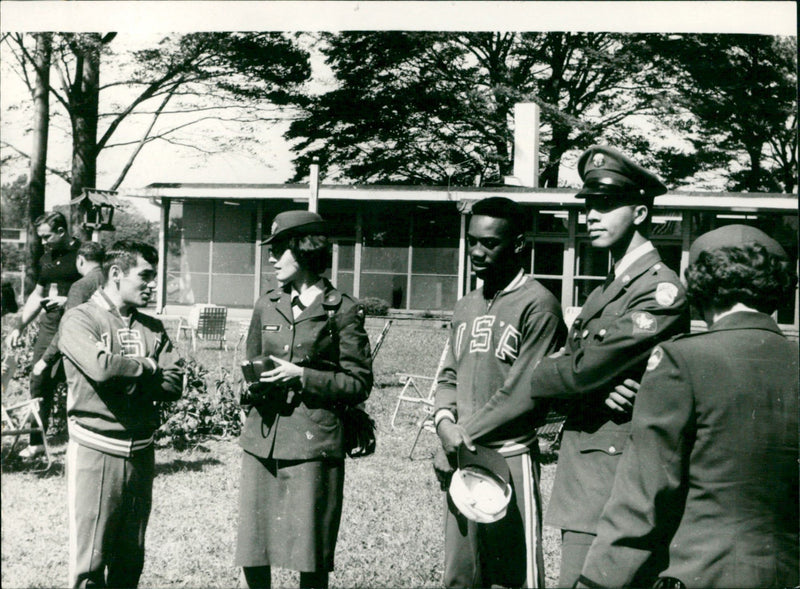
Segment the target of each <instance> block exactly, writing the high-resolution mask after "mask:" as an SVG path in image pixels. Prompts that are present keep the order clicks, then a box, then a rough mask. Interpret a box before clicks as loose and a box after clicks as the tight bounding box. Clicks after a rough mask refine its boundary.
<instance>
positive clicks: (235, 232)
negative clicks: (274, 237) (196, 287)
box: [210, 201, 256, 307]
mask: <svg viewBox="0 0 800 589" xmlns="http://www.w3.org/2000/svg"><path fill="white" fill-rule="evenodd" d="M213 235H214V239H213V242H212V244H211V248H212V254H211V295H210V296H211V301H212V302H214V303H216V304H218V305H225V306H231V307H249V306H251V305H252V304H253V292H254V288H255V284H254V282H255V271H256V252H255V239H256V209H255V204H254V203H253V202H252V201H230V202H227V201H216V202H215V203H214V233H213Z"/></svg>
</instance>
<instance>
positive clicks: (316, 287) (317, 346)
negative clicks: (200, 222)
mask: <svg viewBox="0 0 800 589" xmlns="http://www.w3.org/2000/svg"><path fill="white" fill-rule="evenodd" d="M326 233H327V231H326V224H325V222H324V221H323V220H322V217H320V216H319V215H317V214H316V213H312V212H309V211H286V212H284V213H280V214H279V215H277V216H276V217H275V220H274V222H273V224H272V230H271V235H270V236H269V237H268V238H267V239H266V240H265V243H266V244H268V245H269V247H270V257H269V260H270V263H271V264H272V266H273V268H274V269H275V275H276V278H277V280H278V282H279V283H280V286H279V287H278V288H275V289H272V290H270V291H267V292H266V293H265V294H264V295H263V296H262V297H261V298H260V299H259V300H258V302H256V306H255V309H254V310H253V317H252V319H251V321H250V330H249V332H248V334H247V359H248V360H250V361H252V362H253V365H254V366H259V368H258V372H259V374H257V375H255V377H256V379H258V381H259V382H256V383H254V384H252V385H251V390H250V395H249V396H248V397H247V398H246V403H245V400H243V405H244V406H245V410H246V411H247V419H246V421H245V424H244V427H243V429H242V435H241V438H240V440H239V442H240V445H241V446H242V449H243V450H244V452H243V456H242V471H241V483H240V488H239V498H240V501H239V529H238V541H237V547H236V564H237V565H238V566H241V567H242V568H243V569H244V577H245V582H246V583H247V586H248V587H251V588H253V587H260V588H264V587H269V586H270V584H271V569H272V567H281V568H287V569H292V570H296V571H300V586H301V587H316V588H319V587H327V586H328V573H329V571H331V570H333V557H334V552H335V548H336V539H337V535H338V532H339V522H340V520H341V516H342V498H343V491H344V458H345V441H344V428H343V422H342V416H343V411H344V408H345V407H346V406H354V405H357V404H359V403H362V402H363V401H365V400H366V398H367V396H368V395H369V392H370V389H371V387H372V360H371V358H370V346H369V339H368V338H367V332H366V331H365V330H364V310H363V308H362V307H361V305H359V304H357V303H356V302H355V301H354V300H353V299H352V298H350V297H349V296H348V295H346V294H344V293H342V292H340V291H338V290H336V288H334V287H333V285H332V284H331V283H330V282H328V281H327V280H326V279H325V278H323V277H322V273H323V272H324V271H325V268H326V267H327V265H328V263H329V261H330V247H329V242H328V238H327V237H326Z"/></svg>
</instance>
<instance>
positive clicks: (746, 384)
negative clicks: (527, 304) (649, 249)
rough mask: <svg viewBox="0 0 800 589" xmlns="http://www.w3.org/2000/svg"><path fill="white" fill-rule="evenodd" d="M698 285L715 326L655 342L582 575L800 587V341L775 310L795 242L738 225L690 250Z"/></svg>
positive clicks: (788, 291)
mask: <svg viewBox="0 0 800 589" xmlns="http://www.w3.org/2000/svg"><path fill="white" fill-rule="evenodd" d="M689 257H690V266H689V268H688V269H687V271H686V281H687V287H686V290H687V295H688V297H689V301H690V302H691V304H692V305H693V306H694V307H696V308H697V310H698V311H700V313H701V314H702V316H703V318H704V319H705V321H706V322H707V323H708V325H709V329H708V331H707V332H703V333H695V334H691V335H684V336H680V337H677V338H675V339H674V340H672V341H670V342H667V343H664V344H661V345H659V346H658V347H656V348H655V349H654V350H653V352H652V354H651V355H650V359H649V360H648V363H647V372H646V373H645V376H644V379H643V380H642V383H641V388H640V389H639V392H638V394H637V400H636V406H635V408H634V410H633V421H632V434H631V439H630V441H629V442H628V447H627V448H626V450H625V456H624V457H623V459H622V461H621V462H620V465H619V468H618V470H617V478H616V481H615V482H614V488H613V491H612V494H611V498H610V499H609V501H608V503H607V504H606V507H605V510H604V511H603V515H602V518H601V519H600V523H599V525H598V530H597V531H598V535H597V538H596V539H595V541H594V543H593V544H592V547H591V549H590V551H589V554H588V556H587V558H586V562H585V563H584V567H583V572H582V576H581V583H580V586H582V587H623V586H629V585H633V584H634V579H635V578H636V575H637V573H638V572H639V571H640V569H641V567H642V566H643V565H644V563H645V562H647V561H648V560H651V559H652V557H653V555H654V554H656V553H657V552H659V551H662V552H663V551H664V550H668V555H667V556H668V558H667V560H666V563H665V565H666V566H665V568H664V569H663V570H661V571H660V573H661V574H660V577H661V579H660V580H659V581H658V582H657V583H659V586H668V587H675V588H677V587H726V588H727V587H796V586H797V585H798V528H799V522H798V503H797V489H798V469H797V460H798V395H799V394H800V392H799V391H798V348H797V344H796V342H790V341H788V340H787V339H786V337H785V336H784V335H783V334H782V333H781V331H780V329H778V326H777V324H776V323H775V321H774V320H773V319H772V318H771V317H770V316H769V315H770V314H771V313H774V312H775V310H776V309H778V308H779V307H780V306H781V305H782V304H783V303H785V302H786V301H787V300H791V297H792V296H793V294H794V287H795V284H796V282H797V279H796V276H795V274H794V272H793V271H792V266H793V265H792V264H790V263H789V262H788V260H787V257H786V253H785V251H784V250H783V248H782V247H781V246H780V245H779V244H778V243H777V242H776V241H774V240H773V239H771V238H770V237H768V236H767V235H766V234H764V233H763V232H762V231H760V230H758V229H755V228H753V227H748V226H744V225H729V226H726V227H722V228H720V229H715V230H714V231H711V232H709V233H706V234H705V235H702V236H701V237H699V238H698V239H697V240H696V241H695V243H694V244H693V245H692V248H691V250H690V256H689Z"/></svg>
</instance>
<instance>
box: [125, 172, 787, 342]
mask: <svg viewBox="0 0 800 589" xmlns="http://www.w3.org/2000/svg"><path fill="white" fill-rule="evenodd" d="M137 193H138V194H139V195H142V196H147V197H150V198H151V199H153V200H154V201H155V202H157V203H158V204H159V205H160V206H161V228H160V240H159V246H160V258H161V261H160V264H161V267H160V281H159V291H158V307H159V310H160V311H162V312H167V313H176V312H180V311H181V309H179V307H181V306H187V305H193V304H197V303H216V304H220V305H225V306H228V307H241V308H248V307H252V305H253V303H254V302H255V300H256V299H257V298H258V297H259V296H260V294H261V293H263V292H264V291H266V290H267V289H269V288H271V287H273V286H274V284H275V281H274V272H273V271H272V268H271V266H270V264H269V262H268V249H267V247H266V246H263V247H262V246H261V240H262V239H264V238H265V237H266V236H267V235H268V233H269V227H270V224H271V221H272V218H273V217H274V216H275V215H276V214H278V213H279V212H281V211H285V210H289V209H306V208H308V207H309V200H310V199H313V201H314V202H315V204H316V206H317V210H318V211H319V213H320V214H321V215H322V216H323V217H325V218H326V219H327V220H328V221H330V222H331V224H332V226H333V241H334V247H333V263H332V268H331V270H330V274H329V277H330V279H331V280H332V282H333V283H334V284H335V285H336V286H337V287H339V288H341V289H343V290H344V291H346V292H349V293H351V294H352V295H353V296H355V297H357V298H366V297H378V298H381V299H384V300H385V301H387V302H388V303H389V305H390V306H391V307H392V308H393V309H397V310H403V311H419V312H426V311H428V312H439V311H442V312H446V311H449V310H451V309H452V307H453V305H454V303H455V302H456V300H457V299H458V298H459V297H461V296H462V295H463V294H464V293H466V292H468V291H469V290H471V289H472V288H474V276H473V275H472V273H471V271H470V264H469V258H468V256H467V249H466V239H465V236H466V219H467V215H468V213H469V210H470V205H471V203H472V202H475V201H477V200H480V199H481V198H484V197H487V196H506V197H509V198H512V199H514V200H515V201H517V202H519V203H521V204H523V205H524V206H525V210H526V223H527V227H528V232H527V253H526V255H527V259H528V260H529V262H528V270H529V271H530V272H531V273H532V274H533V275H534V276H535V277H536V278H538V279H539V280H540V281H541V282H542V283H544V284H545V285H546V286H547V287H548V288H549V289H550V290H551V291H552V292H553V293H554V294H555V295H556V297H557V298H558V299H560V301H561V303H562V306H563V307H564V308H567V307H575V306H581V305H582V304H583V302H584V301H585V299H586V297H587V295H588V294H589V292H591V290H592V289H593V288H594V287H595V286H596V285H597V284H598V282H601V281H602V280H603V279H604V277H605V275H606V274H607V272H608V269H609V266H610V259H609V255H608V254H607V253H606V252H605V251H597V250H594V249H593V248H592V247H591V245H590V242H589V236H588V234H587V232H586V219H585V214H584V210H583V201H582V200H579V199H576V198H575V196H574V195H575V190H573V189H544V188H528V187H516V186H503V187H496V188H487V187H482V188H463V187H458V188H446V187H415V186H333V185H322V186H319V188H318V193H317V192H315V193H314V196H312V192H311V189H310V188H309V186H308V185H302V184H290V185H274V184H233V183H231V184H199V183H169V184H167V183H154V184H150V185H149V186H147V187H146V188H145V189H143V190H141V191H137ZM316 194H318V196H316ZM730 223H746V224H750V225H754V226H757V227H759V228H761V229H763V230H764V231H766V232H767V233H768V234H770V235H771V236H773V237H774V238H775V239H777V240H778V241H780V242H781V243H782V244H783V246H784V247H785V248H786V250H787V251H788V252H789V255H790V256H791V258H792V261H793V263H794V264H795V265H796V264H797V244H798V196H797V195H796V194H746V193H705V192H672V193H668V194H666V195H663V196H659V197H657V198H656V200H655V211H654V216H653V225H652V231H651V238H652V240H653V242H654V243H655V244H656V246H657V247H658V249H659V250H660V252H661V255H662V257H663V258H664V259H665V261H666V262H667V263H668V264H669V265H670V266H671V267H672V268H674V269H676V270H679V271H680V273H681V275H682V273H683V271H684V270H685V268H686V266H687V264H688V254H689V246H690V245H691V243H692V241H693V240H694V239H695V238H696V237H697V236H698V235H700V234H702V233H704V232H706V231H708V230H711V229H714V228H716V227H720V226H722V225H726V224H730ZM778 321H779V323H781V324H782V325H784V326H785V327H787V328H789V329H790V330H792V331H794V332H795V333H796V331H797V326H798V297H797V293H795V297H794V300H793V301H789V302H787V305H786V306H785V307H784V308H782V309H781V310H780V312H779V313H778Z"/></svg>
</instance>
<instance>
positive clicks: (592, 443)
mask: <svg viewBox="0 0 800 589" xmlns="http://www.w3.org/2000/svg"><path fill="white" fill-rule="evenodd" d="M627 442H628V432H627V431H620V430H612V431H598V432H594V433H587V432H582V434H581V437H580V440H579V441H578V450H579V451H580V452H581V453H582V454H583V453H587V452H603V453H604V454H608V455H609V456H617V455H619V454H622V451H623V450H624V448H625V444H626V443H627Z"/></svg>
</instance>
